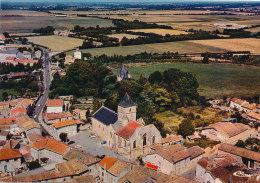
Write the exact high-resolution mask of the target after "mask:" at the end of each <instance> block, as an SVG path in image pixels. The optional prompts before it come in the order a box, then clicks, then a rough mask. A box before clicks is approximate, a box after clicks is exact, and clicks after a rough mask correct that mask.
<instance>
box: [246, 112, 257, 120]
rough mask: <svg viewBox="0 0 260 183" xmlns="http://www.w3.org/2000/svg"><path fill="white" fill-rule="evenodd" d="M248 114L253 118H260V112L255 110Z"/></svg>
mask: <svg viewBox="0 0 260 183" xmlns="http://www.w3.org/2000/svg"><path fill="white" fill-rule="evenodd" d="M247 116H250V117H251V118H255V119H257V120H260V114H258V113H255V112H253V111H252V112H250V113H249V114H247Z"/></svg>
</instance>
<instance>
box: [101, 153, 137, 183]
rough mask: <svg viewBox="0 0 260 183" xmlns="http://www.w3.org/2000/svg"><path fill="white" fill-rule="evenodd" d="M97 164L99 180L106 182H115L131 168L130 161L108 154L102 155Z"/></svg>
mask: <svg viewBox="0 0 260 183" xmlns="http://www.w3.org/2000/svg"><path fill="white" fill-rule="evenodd" d="M98 165H99V166H98V172H99V181H103V182H106V183H117V182H118V180H119V179H120V178H122V177H123V176H124V175H126V174H127V173H128V172H129V171H130V170H131V168H132V164H131V163H128V162H125V161H122V160H119V159H115V158H112V157H108V156H106V157H104V158H103V159H102V160H101V161H100V162H99V163H98Z"/></svg>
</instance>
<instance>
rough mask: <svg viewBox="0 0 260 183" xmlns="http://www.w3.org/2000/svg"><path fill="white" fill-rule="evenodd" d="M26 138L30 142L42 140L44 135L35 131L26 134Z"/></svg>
mask: <svg viewBox="0 0 260 183" xmlns="http://www.w3.org/2000/svg"><path fill="white" fill-rule="evenodd" d="M27 139H28V140H29V142H30V143H32V144H33V143H35V142H38V141H41V140H44V137H43V136H41V135H39V134H37V133H30V134H28V135H27Z"/></svg>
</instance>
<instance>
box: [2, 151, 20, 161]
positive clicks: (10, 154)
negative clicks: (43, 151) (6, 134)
mask: <svg viewBox="0 0 260 183" xmlns="http://www.w3.org/2000/svg"><path fill="white" fill-rule="evenodd" d="M21 157H22V155H21V154H20V152H19V150H17V149H0V161H2V160H8V159H15V158H21Z"/></svg>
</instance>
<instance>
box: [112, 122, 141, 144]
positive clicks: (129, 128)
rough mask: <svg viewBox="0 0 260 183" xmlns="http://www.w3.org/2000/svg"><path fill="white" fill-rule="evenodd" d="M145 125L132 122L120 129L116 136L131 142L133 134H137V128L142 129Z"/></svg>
mask: <svg viewBox="0 0 260 183" xmlns="http://www.w3.org/2000/svg"><path fill="white" fill-rule="evenodd" d="M142 126H143V125H142V124H140V123H137V122H135V121H130V122H129V123H128V124H127V125H126V126H124V127H123V128H121V129H119V130H118V131H117V132H116V134H117V135H118V136H120V137H123V138H124V139H126V140H129V138H130V137H131V136H132V134H133V133H134V132H135V129H136V128H139V127H142Z"/></svg>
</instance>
